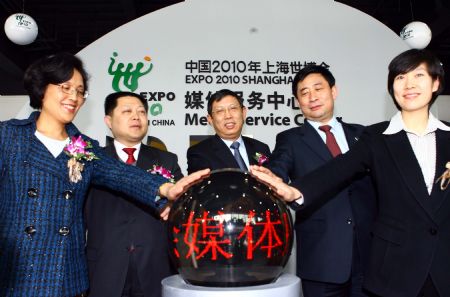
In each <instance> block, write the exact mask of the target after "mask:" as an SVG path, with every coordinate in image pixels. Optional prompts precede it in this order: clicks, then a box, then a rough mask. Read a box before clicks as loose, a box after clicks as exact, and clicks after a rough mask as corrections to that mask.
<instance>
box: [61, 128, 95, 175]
mask: <svg viewBox="0 0 450 297" xmlns="http://www.w3.org/2000/svg"><path fill="white" fill-rule="evenodd" d="M90 148H92V144H91V143H90V142H89V141H84V140H83V138H81V135H80V136H78V138H77V137H75V136H72V137H71V138H70V140H69V143H68V144H67V145H66V146H65V147H64V152H65V153H66V155H68V156H69V157H70V159H69V161H68V162H67V167H68V168H69V179H70V181H71V182H73V183H77V182H79V181H80V180H81V179H82V176H81V172H83V169H84V164H83V163H81V162H79V161H81V160H86V161H92V160H95V159H98V158H97V156H96V155H95V154H94V153H93V152H91V151H88V150H87V149H90Z"/></svg>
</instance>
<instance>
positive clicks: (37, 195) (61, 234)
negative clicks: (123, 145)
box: [0, 112, 166, 297]
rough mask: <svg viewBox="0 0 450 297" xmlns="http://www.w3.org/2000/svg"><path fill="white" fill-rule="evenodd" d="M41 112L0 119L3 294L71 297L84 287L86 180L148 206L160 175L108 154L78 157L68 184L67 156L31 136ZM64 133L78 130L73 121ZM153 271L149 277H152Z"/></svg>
mask: <svg viewBox="0 0 450 297" xmlns="http://www.w3.org/2000/svg"><path fill="white" fill-rule="evenodd" d="M38 117H39V112H33V113H32V114H31V115H30V117H29V118H28V119H26V120H15V119H13V120H9V121H6V122H0V296H2V297H5V296H23V297H25V296H27V297H28V296H33V297H34V296H36V297H41V296H42V297H56V296H68V297H70V296H75V295H77V294H79V293H81V292H83V291H86V290H87V289H88V274H87V268H86V259H85V229H84V226H83V212H82V208H83V202H84V199H85V194H86V191H87V189H88V186H89V184H90V183H93V184H97V185H102V186H106V187H108V188H111V189H113V190H116V191H122V192H125V193H128V194H129V195H130V196H132V197H134V198H135V199H137V200H139V201H140V202H143V203H145V204H147V205H150V206H152V207H161V204H163V203H164V202H165V201H162V200H159V201H155V197H156V192H157V190H158V187H159V185H160V184H162V183H163V182H165V181H166V180H165V179H164V178H163V177H160V176H156V175H152V174H148V173H146V172H145V171H143V170H141V169H138V168H136V167H134V166H126V165H125V164H123V163H121V162H119V161H117V160H114V159H112V158H110V157H108V156H106V155H105V154H104V153H103V151H102V150H101V149H100V147H99V145H98V142H97V141H95V140H92V139H90V138H88V137H87V136H85V135H82V138H83V139H84V140H89V141H91V143H92V145H93V148H92V151H93V152H94V153H95V154H96V155H97V156H98V157H99V159H98V160H93V161H82V162H83V163H84V170H83V172H82V180H81V181H79V182H77V183H71V182H70V180H69V177H68V168H67V162H68V160H69V156H67V155H66V154H65V153H64V152H62V153H61V154H60V155H59V156H58V157H57V158H54V157H53V155H52V154H51V153H50V152H49V151H48V150H47V149H46V147H45V146H44V145H43V144H42V143H41V142H40V141H39V140H38V139H37V138H36V136H35V135H34V133H35V131H36V119H37V118H38ZM66 131H67V133H68V134H69V136H76V135H80V132H79V131H78V129H77V128H76V127H75V126H74V125H73V124H68V125H66ZM150 277H151V276H150Z"/></svg>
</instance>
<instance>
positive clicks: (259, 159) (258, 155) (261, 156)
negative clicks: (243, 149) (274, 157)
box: [253, 153, 269, 166]
mask: <svg viewBox="0 0 450 297" xmlns="http://www.w3.org/2000/svg"><path fill="white" fill-rule="evenodd" d="M253 159H255V160H256V161H257V162H258V165H259V166H262V165H263V164H264V163H265V162H267V161H269V158H268V157H267V156H266V155H264V154H261V153H256V154H255V155H254V156H253Z"/></svg>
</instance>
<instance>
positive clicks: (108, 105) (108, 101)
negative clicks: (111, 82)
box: [105, 92, 148, 115]
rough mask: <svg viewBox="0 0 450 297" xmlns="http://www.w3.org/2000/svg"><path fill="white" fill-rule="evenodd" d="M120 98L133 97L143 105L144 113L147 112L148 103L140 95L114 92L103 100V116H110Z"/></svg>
mask: <svg viewBox="0 0 450 297" xmlns="http://www.w3.org/2000/svg"><path fill="white" fill-rule="evenodd" d="M122 97H135V98H137V99H139V101H141V102H142V105H144V108H145V112H148V102H147V100H146V99H145V98H144V97H143V96H141V95H140V94H136V93H133V92H114V93H111V94H109V95H108V96H106V98H105V115H112V113H113V111H114V109H115V108H116V107H117V101H118V100H119V99H120V98H122Z"/></svg>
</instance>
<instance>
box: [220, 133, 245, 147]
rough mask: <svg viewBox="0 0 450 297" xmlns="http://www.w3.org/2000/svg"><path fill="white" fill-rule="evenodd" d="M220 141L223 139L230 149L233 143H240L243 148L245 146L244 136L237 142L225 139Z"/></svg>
mask: <svg viewBox="0 0 450 297" xmlns="http://www.w3.org/2000/svg"><path fill="white" fill-rule="evenodd" d="M220 139H222V141H223V142H225V144H226V145H227V146H228V147H230V146H231V144H233V142H235V141H237V142H239V147H241V146H242V145H243V144H244V140H243V139H242V135H241V136H239V138H238V139H236V140H234V141H233V140H228V139H223V138H220Z"/></svg>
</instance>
